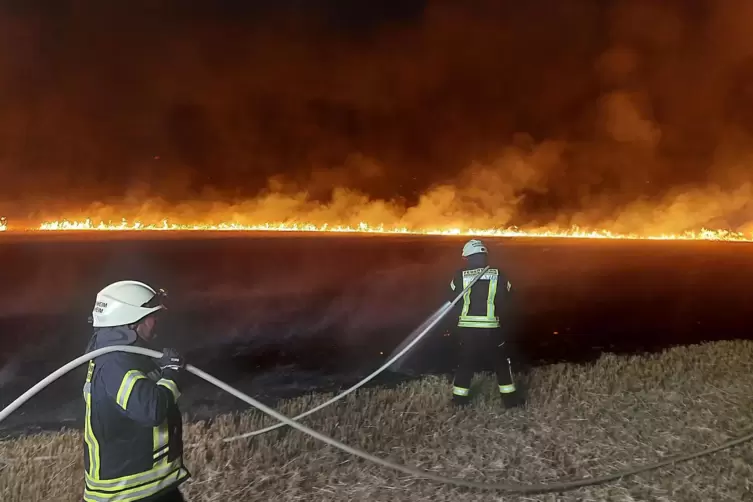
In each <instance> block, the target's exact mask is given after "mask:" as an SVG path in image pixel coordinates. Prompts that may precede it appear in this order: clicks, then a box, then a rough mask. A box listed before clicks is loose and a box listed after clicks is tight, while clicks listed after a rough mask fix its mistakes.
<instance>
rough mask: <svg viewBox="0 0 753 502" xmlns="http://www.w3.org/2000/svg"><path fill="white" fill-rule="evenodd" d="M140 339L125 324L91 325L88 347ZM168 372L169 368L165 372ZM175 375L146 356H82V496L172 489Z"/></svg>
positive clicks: (178, 460)
mask: <svg viewBox="0 0 753 502" xmlns="http://www.w3.org/2000/svg"><path fill="white" fill-rule="evenodd" d="M111 345H141V343H140V339H139V338H138V336H137V335H136V332H135V331H133V330H131V329H129V328H126V327H115V328H100V329H97V330H96V331H95V334H94V337H93V338H92V340H91V342H90V343H89V347H88V349H87V352H89V351H91V350H95V349H99V348H102V347H107V346H111ZM171 373H172V372H171ZM179 396H180V390H179V387H178V383H177V382H176V378H175V377H174V376H172V374H168V372H167V371H166V372H165V374H164V375H162V374H161V372H160V369H159V367H158V366H157V364H156V363H155V362H154V360H153V359H151V358H149V357H147V356H141V355H138V354H128V353H124V352H112V353H109V354H105V355H102V356H99V357H97V358H96V359H95V360H93V361H91V362H90V363H89V370H88V372H87V375H86V383H85V384H84V401H85V403H86V420H85V424H84V468H85V471H86V472H85V479H86V486H85V490H84V500H85V501H87V502H110V501H123V502H125V501H128V502H131V501H139V500H143V499H147V498H151V497H153V496H155V495H159V494H162V493H164V492H166V491H169V490H173V489H175V488H176V487H177V486H178V485H180V484H181V483H183V482H184V481H186V480H187V479H188V478H189V477H190V473H189V472H188V471H187V470H186V469H185V467H184V466H183V439H182V435H183V430H182V428H183V425H182V421H181V415H180V410H179V409H178V406H177V404H176V401H177V399H178V397H179Z"/></svg>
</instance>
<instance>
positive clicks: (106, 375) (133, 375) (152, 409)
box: [100, 354, 180, 427]
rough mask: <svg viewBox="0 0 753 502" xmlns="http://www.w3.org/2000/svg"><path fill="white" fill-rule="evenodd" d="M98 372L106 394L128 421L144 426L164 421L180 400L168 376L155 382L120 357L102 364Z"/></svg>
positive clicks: (174, 384)
mask: <svg viewBox="0 0 753 502" xmlns="http://www.w3.org/2000/svg"><path fill="white" fill-rule="evenodd" d="M118 355H119V354H118ZM100 372H101V373H100V375H101V378H102V380H103V382H104V387H105V391H106V393H107V395H108V396H109V397H110V398H111V399H112V400H113V401H115V403H116V405H117V407H118V408H120V409H121V410H122V411H123V413H125V415H126V416H127V417H128V418H130V419H131V420H133V421H135V422H137V423H139V424H142V425H144V426H148V427H156V426H157V425H159V424H161V423H162V422H164V421H165V419H166V418H167V414H168V411H169V409H170V407H171V406H173V405H174V404H175V402H176V401H177V400H178V397H180V390H179V388H178V385H177V384H176V383H175V381H174V380H172V379H170V378H166V376H167V375H163V378H161V379H160V380H159V381H157V382H154V381H152V380H151V379H149V377H147V376H146V375H145V374H144V373H143V372H142V371H139V370H137V369H133V368H132V367H131V365H129V364H128V359H127V358H124V357H122V356H121V357H115V358H111V359H110V360H109V361H107V362H105V363H104V364H103V365H102V368H101V369H100Z"/></svg>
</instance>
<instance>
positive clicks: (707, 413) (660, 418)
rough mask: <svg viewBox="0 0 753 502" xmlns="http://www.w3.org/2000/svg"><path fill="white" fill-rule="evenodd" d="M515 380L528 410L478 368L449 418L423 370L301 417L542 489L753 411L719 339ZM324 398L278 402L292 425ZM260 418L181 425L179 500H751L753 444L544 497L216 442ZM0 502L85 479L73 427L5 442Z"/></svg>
mask: <svg viewBox="0 0 753 502" xmlns="http://www.w3.org/2000/svg"><path fill="white" fill-rule="evenodd" d="M520 379H521V380H522V381H524V383H525V385H526V386H527V387H529V389H530V391H529V400H528V403H527V405H526V406H525V407H523V408H520V409H515V410H504V409H503V408H502V407H501V404H500V401H499V399H498V395H496V393H495V391H494V390H495V387H494V382H493V380H491V378H490V377H489V376H488V375H479V376H478V378H477V381H476V385H475V389H474V390H475V392H476V400H475V402H474V404H473V405H472V406H470V407H469V408H468V409H465V410H462V411H458V410H455V409H454V408H452V407H451V406H450V405H449V398H450V395H449V394H450V386H449V382H448V381H447V380H445V379H444V378H439V377H429V378H426V379H423V380H419V381H414V382H410V383H407V384H403V385H402V386H400V387H398V388H395V389H369V390H365V391H362V392H358V393H356V394H355V395H351V396H349V397H348V398H346V399H345V400H344V401H343V402H341V403H338V404H335V405H333V406H331V407H329V408H326V409H324V410H322V411H320V412H318V413H316V414H314V415H312V416H311V417H309V418H307V419H304V421H305V423H306V424H308V425H309V426H311V427H312V428H314V429H316V430H319V431H322V432H324V433H325V434H328V435H331V436H333V437H335V438H337V439H340V440H342V441H344V442H345V443H347V444H350V445H353V446H356V447H359V448H362V449H364V450H366V451H368V452H370V453H373V454H376V455H379V456H382V457H388V458H390V459H392V460H394V461H398V462H401V463H408V464H411V465H414V466H418V467H420V468H422V469H425V470H429V471H432V472H434V473H437V474H441V475H443V476H450V477H457V478H464V479H472V480H477V481H484V482H490V483H491V482H521V483H543V482H549V481H553V480H555V479H557V478H570V479H572V478H580V477H586V476H598V475H602V474H607V473H611V472H615V471H618V470H623V469H625V468H627V467H629V466H634V465H637V464H645V463H652V462H655V461H657V460H660V459H662V458H664V457H667V456H671V455H674V454H677V453H683V452H692V451H696V450H700V449H703V448H706V447H709V446H712V445H716V444H719V443H722V442H724V441H726V440H729V439H731V438H733V437H737V436H741V435H743V434H745V433H747V432H749V429H750V428H751V423H752V420H751V419H752V418H753V406H751V404H753V403H752V402H751V401H753V395H752V393H751V389H752V388H753V342H748V341H723V342H715V343H708V344H702V345H692V346H687V347H679V348H673V349H669V350H667V351H665V352H663V353H660V354H654V355H645V356H630V357H627V356H625V357H622V356H620V357H618V356H614V355H605V356H602V357H601V358H600V359H599V360H598V361H596V362H595V363H592V364H587V365H575V364H556V365H550V366H546V367H540V368H536V369H533V370H531V372H530V373H529V374H527V375H521V376H520ZM328 397H330V396H323V395H312V396H308V397H305V398H300V399H295V400H291V401H287V402H285V403H284V404H283V405H281V406H280V407H279V409H280V410H281V411H283V412H284V413H286V414H287V415H288V416H292V415H295V414H296V413H299V412H301V411H304V410H306V409H309V408H310V407H312V406H314V405H315V404H316V403H319V402H321V401H322V400H324V399H327V398H328ZM268 423H269V421H268V420H266V419H265V418H264V417H260V416H259V414H258V413H254V412H248V413H242V414H234V415H224V416H221V417H218V418H217V419H215V420H213V421H210V422H199V423H193V424H189V425H188V426H187V428H186V443H187V453H186V463H187V465H188V466H189V468H190V470H191V471H192V473H193V476H194V477H193V480H192V481H191V482H189V483H187V484H186V485H184V488H183V490H184V493H185V494H186V496H187V498H188V500H190V501H197V502H198V501H220V500H222V501H227V500H249V501H256V500H258V501H300V500H317V501H318V500H332V501H337V500H342V501H346V500H385V501H387V500H389V501H403V500H404V501H408V500H410V501H442V500H447V501H450V500H452V501H456V500H464V501H465V500H484V501H487V500H488V501H492V500H505V501H506V500H511V501H512V500H520V501H523V500H525V501H535V500H541V501H555V500H558V501H576V500H578V501H583V500H618V501H632V500H659V501H664V500H666V501H671V500H682V501H696V500H697V501H711V500H753V493H752V492H751V488H750V482H749V480H750V479H753V442H751V443H745V444H743V445H741V446H737V447H735V448H732V449H729V450H725V451H723V452H720V453H716V454H714V455H711V456H707V457H703V458H701V459H697V460H693V461H690V462H686V463H683V464H680V465H676V466H673V467H669V468H664V469H661V470H659V471H654V472H652V473H647V474H642V475H638V476H633V477H629V478H625V479H622V480H621V481H619V482H614V483H610V484H607V485H601V486H595V487H588V488H583V489H578V490H575V491H571V492H565V493H560V494H549V495H528V496H517V495H503V494H499V493H495V492H482V491H474V490H466V489H460V488H451V487H448V486H443V485H440V484H437V483H434V482H430V481H423V480H418V479H415V478H410V477H408V476H405V475H402V474H398V473H395V472H393V471H389V470H386V469H384V468H381V467H377V466H374V465H370V464H367V463H365V462H364V461H361V460H358V459H356V458H354V457H352V456H349V455H347V454H345V453H341V452H339V451H337V450H335V449H334V448H332V447H329V446H325V445H323V444H322V443H319V442H317V441H316V440H314V439H310V438H308V437H305V436H304V435H303V434H301V433H299V432H297V431H291V430H289V429H287V428H285V429H282V432H279V431H275V432H272V433H269V434H266V435H263V436H261V437H258V438H256V439H250V440H241V441H236V442H233V443H224V442H222V441H221V439H222V438H223V437H227V436H231V435H234V434H238V433H241V432H245V431H250V430H254V429H257V428H259V427H261V426H262V425H266V424H268ZM0 469H1V470H0V500H3V501H6V502H11V501H25V502H34V501H42V500H44V501H47V500H56V501H61V502H64V501H75V500H80V498H79V497H80V494H81V485H82V453H81V439H80V436H79V434H78V432H75V431H71V432H66V433H61V434H41V435H36V436H27V437H24V438H20V439H17V440H9V441H6V442H2V443H0Z"/></svg>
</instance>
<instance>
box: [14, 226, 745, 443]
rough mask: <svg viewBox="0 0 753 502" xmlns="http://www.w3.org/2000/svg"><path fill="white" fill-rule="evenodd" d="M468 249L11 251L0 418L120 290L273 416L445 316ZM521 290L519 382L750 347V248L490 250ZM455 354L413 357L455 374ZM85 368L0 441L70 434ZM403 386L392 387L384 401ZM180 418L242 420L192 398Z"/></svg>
mask: <svg viewBox="0 0 753 502" xmlns="http://www.w3.org/2000/svg"><path fill="white" fill-rule="evenodd" d="M464 240H465V238H462V237H434V236H431V237H420V236H416V237H413V236H394V237H393V236H389V237H387V236H365V235H357V236H350V235H336V234H334V235H333V234H326V235H316V236H312V235H311V234H283V233H279V234H278V233H264V234H251V235H249V234H245V235H237V234H228V233H222V234H206V233H201V234H196V233H191V234H178V233H149V234H140V235H136V236H134V234H128V235H126V234H100V233H85V234H45V235H34V236H16V235H10V234H8V235H2V236H0V261H1V262H2V266H3V268H2V278H3V279H2V281H1V283H0V366H2V369H0V405H4V404H7V403H8V402H10V401H11V400H12V399H14V398H15V397H17V396H18V395H19V394H20V393H21V392H23V391H24V390H26V389H27V388H28V387H30V386H31V385H33V384H34V383H36V382H37V381H38V380H40V379H41V378H43V377H44V376H45V375H46V374H48V373H49V372H51V371H53V370H54V369H55V368H57V367H59V366H60V365H62V364H64V363H65V362H67V361H69V360H71V359H73V358H75V357H76V356H78V355H80V354H81V353H82V351H83V350H84V348H85V346H86V343H87V341H88V337H89V334H90V327H89V326H88V324H87V322H86V319H87V316H88V315H89V313H90V310H91V304H92V302H93V299H94V296H95V294H96V292H97V290H98V289H100V288H101V287H103V286H104V285H106V284H107V283H109V282H112V281H115V280H120V279H124V278H133V279H139V280H143V281H146V282H148V283H150V284H152V285H156V286H160V287H164V288H165V289H167V290H168V292H169V309H170V313H169V315H167V316H166V317H165V319H164V322H163V323H162V324H161V335H160V340H159V344H160V345H161V346H174V347H176V348H178V349H179V350H181V351H182V352H184V353H185V354H186V355H187V357H188V359H189V360H190V362H191V363H193V364H195V365H196V366H199V367H201V368H202V369H205V370H206V371H208V372H210V373H212V374H214V375H216V376H218V377H219V378H221V379H223V380H226V381H228V382H229V383H231V384H235V385H237V386H238V387H239V388H241V389H243V390H244V391H250V393H252V394H253V395H256V396H259V397H261V398H262V399H263V400H265V401H267V402H273V401H275V400H277V399H279V398H283V397H291V396H294V395H300V394H303V393H306V392H310V391H319V390H334V389H337V388H339V387H341V386H343V385H349V384H352V383H355V382H356V381H357V380H359V379H360V377H363V376H365V375H366V374H368V373H369V372H370V371H372V370H373V369H374V368H375V367H376V366H377V365H378V364H379V363H380V362H381V361H383V360H384V358H385V357H386V356H387V355H388V354H389V353H390V351H391V350H392V349H393V348H394V347H395V346H396V345H397V344H398V343H399V342H400V341H401V340H403V339H404V338H405V336H407V335H408V333H409V332H410V331H411V330H413V329H414V328H415V327H416V326H418V325H419V324H420V323H421V322H422V321H423V320H424V319H425V318H426V316H428V315H429V314H430V313H431V312H433V311H434V310H435V309H436V308H438V307H439V305H440V304H441V303H442V302H443V301H444V300H445V295H446V290H447V285H448V281H449V279H450V277H451V275H452V273H453V271H454V269H455V268H456V267H457V266H459V265H460V263H461V261H460V258H459V254H460V247H461V246H462V243H463V242H464ZM486 241H487V244H488V245H489V247H490V250H491V253H492V256H493V257H494V259H495V261H496V263H497V264H498V266H500V267H501V268H503V269H504V270H505V271H506V272H507V273H508V275H509V276H510V278H511V281H512V283H513V285H514V287H515V288H516V290H517V293H518V297H519V306H520V314H519V315H520V323H521V329H520V330H519V332H518V337H517V339H516V340H513V341H512V342H513V343H514V346H515V348H516V350H517V353H518V362H519V366H518V367H519V368H524V367H525V366H530V365H540V364H544V363H547V362H553V361H574V362H581V361H586V360H593V359H595V358H596V357H598V356H599V354H600V353H602V352H605V351H606V352H640V351H647V350H649V351H650V350H657V349H660V348H663V347H666V346H669V345H673V344H688V343H695V342H699V341H703V340H719V339H734V338H746V337H748V336H749V335H748V331H749V330H748V324H747V321H748V318H747V317H748V312H749V309H748V308H747V304H748V302H749V299H748V297H749V293H748V291H749V288H750V286H749V285H750V284H752V283H753V267H751V266H750V262H751V259H752V258H753V245H749V244H745V243H718V242H660V241H606V240H578V239H486ZM454 343H455V342H454V340H453V339H452V337H445V336H442V331H441V330H440V331H438V332H436V333H434V335H433V336H432V337H431V339H430V340H429V341H428V342H427V343H426V344H423V345H422V346H421V350H420V351H419V352H415V353H414V354H412V355H411V359H410V363H409V364H408V367H409V368H410V369H412V372H413V373H415V374H419V373H429V372H431V373H442V372H448V371H451V370H452V368H453V364H454V361H453V357H452V356H453V353H454V352H453V347H454ZM84 371H85V370H84V369H83V368H79V371H77V372H74V373H73V374H72V375H69V376H68V377H67V378H64V379H63V380H61V381H59V382H57V383H56V384H54V385H52V386H51V387H50V388H48V389H47V390H45V391H44V392H43V393H42V394H40V395H39V396H37V397H36V398H35V399H34V400H33V401H32V402H31V403H29V404H28V405H26V406H24V407H23V408H22V409H21V410H19V412H18V413H16V415H14V416H12V417H11V418H10V419H9V420H8V421H6V422H5V423H4V424H2V428H3V429H6V431H12V430H19V428H27V427H29V426H30V425H36V426H38V427H43V428H48V427H58V426H59V425H61V424H62V425H73V424H75V423H76V421H77V420H78V419H79V418H80V416H79V415H81V413H80V411H81V410H80V402H79V401H80V399H79V397H80V386H81V382H82V379H83V372H84ZM402 378H405V376H399V375H392V374H385V375H384V376H383V377H380V378H378V379H377V380H376V381H375V383H376V384H389V383H392V382H394V381H396V380H400V379H402ZM184 402H185V403H186V408H187V411H189V412H190V413H192V414H194V415H195V416H198V417H201V416H206V415H211V414H213V413H215V412H217V411H220V410H226V409H231V408H233V407H234V406H236V405H238V403H237V402H236V401H235V400H234V399H233V398H231V397H229V396H223V395H221V394H218V393H217V392H216V391H215V390H213V389H209V388H207V387H205V386H204V385H203V384H201V383H198V382H192V386H191V388H189V389H187V392H186V400H185V401H184Z"/></svg>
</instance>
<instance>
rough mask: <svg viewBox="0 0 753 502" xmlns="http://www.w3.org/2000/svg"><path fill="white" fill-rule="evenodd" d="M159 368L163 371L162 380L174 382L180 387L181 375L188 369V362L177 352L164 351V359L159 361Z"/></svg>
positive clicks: (171, 350) (172, 350)
mask: <svg viewBox="0 0 753 502" xmlns="http://www.w3.org/2000/svg"><path fill="white" fill-rule="evenodd" d="M158 364H159V367H160V370H162V378H167V379H168V380H172V381H173V382H175V384H176V385H177V386H178V387H180V382H179V380H181V379H180V373H181V370H182V369H183V368H185V367H186V362H185V360H184V359H183V356H181V355H180V354H179V353H178V351H177V350H175V349H163V351H162V357H161V358H160V359H159V362H158Z"/></svg>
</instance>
